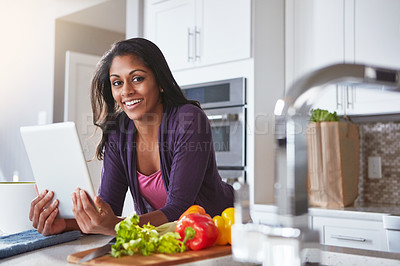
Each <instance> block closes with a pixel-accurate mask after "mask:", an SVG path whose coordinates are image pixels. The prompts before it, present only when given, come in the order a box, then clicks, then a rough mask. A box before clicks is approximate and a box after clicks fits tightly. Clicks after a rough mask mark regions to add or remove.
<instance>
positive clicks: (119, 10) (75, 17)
mask: <svg viewBox="0 0 400 266" xmlns="http://www.w3.org/2000/svg"><path fill="white" fill-rule="evenodd" d="M125 18H126V0H108V1H105V2H103V3H101V4H98V5H95V6H92V7H89V8H86V9H83V10H81V11H78V12H75V13H72V14H69V15H67V16H63V17H60V18H59V19H60V20H63V21H68V22H73V23H78V24H83V25H86V26H91V27H96V28H101V29H105V30H110V31H115V32H119V33H125V23H126V19H125Z"/></svg>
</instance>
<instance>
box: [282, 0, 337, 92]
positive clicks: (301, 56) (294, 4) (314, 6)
mask: <svg viewBox="0 0 400 266" xmlns="http://www.w3.org/2000/svg"><path fill="white" fill-rule="evenodd" d="M343 9H344V2H343V0H341V1H339V0H324V1H320V0H301V1H298V0H287V3H286V25H287V26H286V31H287V34H286V39H287V41H286V54H287V57H286V87H289V86H290V85H291V84H292V83H293V82H294V81H295V80H297V79H298V78H299V77H301V76H303V75H304V74H306V73H308V72H310V71H313V70H316V69H318V68H321V67H324V66H327V65H331V64H334V63H343V62H344V12H343Z"/></svg>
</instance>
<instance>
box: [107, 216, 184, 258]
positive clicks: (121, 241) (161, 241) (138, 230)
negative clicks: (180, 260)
mask: <svg viewBox="0 0 400 266" xmlns="http://www.w3.org/2000/svg"><path fill="white" fill-rule="evenodd" d="M138 223H139V216H138V215H137V214H136V213H133V214H132V215H130V216H128V217H126V218H125V220H123V221H121V222H120V223H118V224H117V225H116V226H115V231H116V233H117V237H116V242H115V244H114V245H113V246H112V247H111V256H113V257H116V258H118V257H121V256H123V255H133V254H135V253H140V254H142V255H145V256H148V255H150V254H151V253H154V252H159V253H168V254H173V253H179V252H183V251H185V249H186V246H185V244H184V243H183V242H182V241H180V240H179V239H180V235H179V234H178V233H175V232H167V233H165V234H163V235H162V236H160V234H159V232H158V231H157V228H156V227H154V226H152V225H151V224H149V223H148V224H145V225H143V226H142V227H140V226H139V225H138Z"/></svg>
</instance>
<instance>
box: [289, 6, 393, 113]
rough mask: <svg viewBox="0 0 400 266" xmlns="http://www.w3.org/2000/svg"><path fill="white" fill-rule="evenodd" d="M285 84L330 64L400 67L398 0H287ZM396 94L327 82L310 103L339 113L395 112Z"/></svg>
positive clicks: (315, 106) (381, 89)
mask: <svg viewBox="0 0 400 266" xmlns="http://www.w3.org/2000/svg"><path fill="white" fill-rule="evenodd" d="M287 3H288V4H287V10H286V14H287V16H286V21H287V23H286V24H287V27H286V30H287V38H286V39H287V43H286V54H287V58H286V65H287V67H286V77H287V78H286V87H287V88H289V87H290V85H291V84H292V82H294V81H295V80H296V79H297V78H299V77H301V76H302V75H304V74H305V73H307V72H310V71H313V70H315V69H318V68H321V67H324V66H327V65H329V64H334V63H343V62H347V63H354V62H355V63H361V64H370V65H374V66H382V67H388V68H397V69H400V49H399V47H400V16H398V11H400V1H397V0H388V1H384V2H382V1H379V0H346V1H344V0H325V1H318V0H301V1H294V0H287ZM398 102H400V93H395V92H390V91H387V90H386V89H385V88H383V87H382V88H378V89H375V90H372V89H370V88H367V87H360V86H336V85H332V86H329V87H328V89H326V90H325V91H324V93H323V94H321V95H320V97H319V99H318V100H317V101H316V102H315V104H314V106H313V108H321V109H327V110H329V111H331V112H333V111H336V112H337V113H338V114H339V115H344V114H346V115H373V114H390V113H399V112H400V105H399V104H398Z"/></svg>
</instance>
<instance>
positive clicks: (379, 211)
mask: <svg viewBox="0 0 400 266" xmlns="http://www.w3.org/2000/svg"><path fill="white" fill-rule="evenodd" d="M309 214H310V215H311V216H323V217H334V218H356V219H362V220H371V221H382V216H384V215H390V214H393V215H400V206H398V205H389V204H355V205H354V206H352V207H345V208H337V209H325V208H317V207H310V208H309Z"/></svg>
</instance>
